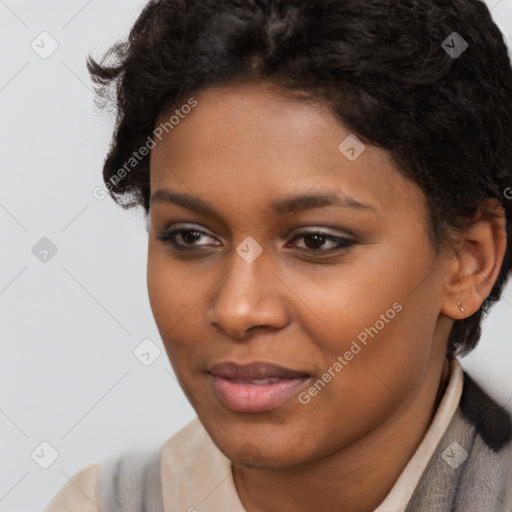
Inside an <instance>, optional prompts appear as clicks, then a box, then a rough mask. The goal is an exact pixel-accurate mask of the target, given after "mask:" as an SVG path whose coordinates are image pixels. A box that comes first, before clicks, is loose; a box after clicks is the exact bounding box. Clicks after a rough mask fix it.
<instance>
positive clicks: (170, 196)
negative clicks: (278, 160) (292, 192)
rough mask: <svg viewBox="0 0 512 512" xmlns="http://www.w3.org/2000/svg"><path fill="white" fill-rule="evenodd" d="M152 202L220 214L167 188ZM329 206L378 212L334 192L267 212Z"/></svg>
mask: <svg viewBox="0 0 512 512" xmlns="http://www.w3.org/2000/svg"><path fill="white" fill-rule="evenodd" d="M150 203H151V204H154V203H172V204H176V205H178V206H182V207H183V208H187V209H189V210H193V211H196V212H198V213H203V214H205V215H209V216H212V217H218V216H219V214H218V213H217V211H216V210H215V208H214V207H213V206H212V205H211V204H210V203H208V202H207V201H205V200H203V199H199V198H197V197H195V196H193V195H190V194H178V193H175V192H171V191H170V190H169V189H166V188H161V189H159V190H157V191H156V192H155V193H154V194H153V196H152V197H151V200H150ZM328 206H337V207H341V208H353V209H357V210H372V211H373V212H375V213H376V210H375V208H374V207H373V206H372V205H369V204H365V203H362V202H360V201H358V200H357V199H354V198H353V197H351V196H348V195H345V194H335V193H333V192H326V193H312V194H301V195H297V196H291V197H285V198H283V199H278V200H276V201H273V202H272V203H270V204H269V206H268V207H267V208H266V209H265V212H266V213H272V214H277V215H286V214H290V213H297V212H301V211H306V210H312V209H316V208H326V207H328Z"/></svg>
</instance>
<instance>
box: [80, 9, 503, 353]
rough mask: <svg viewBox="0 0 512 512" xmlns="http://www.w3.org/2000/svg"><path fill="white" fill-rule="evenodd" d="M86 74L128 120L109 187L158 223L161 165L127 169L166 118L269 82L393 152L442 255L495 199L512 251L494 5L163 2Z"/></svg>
mask: <svg viewBox="0 0 512 512" xmlns="http://www.w3.org/2000/svg"><path fill="white" fill-rule="evenodd" d="M454 32H456V33H457V34H454ZM457 38H459V39H457ZM460 38H462V39H460ZM456 41H459V42H457V45H458V46H457V47H455V42H456ZM461 41H462V42H466V43H467V47H466V48H465V49H464V46H462V45H461V44H460V42H461ZM450 47H451V48H455V50H456V49H457V48H459V49H460V51H463V53H462V54H460V55H457V54H454V53H453V52H450ZM460 51H459V53H460ZM87 67H88V70H89V72H90V74H91V76H92V79H93V82H94V84H95V89H96V92H97V94H98V96H97V100H98V101H99V102H100V103H101V104H102V105H103V106H105V105H113V106H114V109H115V112H116V113H117V121H116V127H115V132H114V136H113V141H112V144H111V147H110V149H109V152H108V155H107V157H106V159H105V163H104V168H103V178H104V181H105V184H106V185H107V189H108V191H109V193H110V195H111V196H112V198H113V199H114V200H115V201H116V202H117V203H118V204H119V205H121V206H122V207H123V208H131V207H134V206H142V207H143V208H144V209H145V211H146V214H148V212H149V199H150V197H149V194H150V186H149V156H150V155H149V154H144V155H143V156H142V157H141V156H140V155H137V162H136V169H135V170H134V171H131V172H130V170H131V169H127V166H126V162H128V161H130V159H131V158H133V154H134V153H133V152H134V150H136V149H137V148H143V147H144V146H146V147H147V146H148V143H149V144H150V143H151V141H152V140H153V139H154V130H155V124H156V122H157V119H158V117H159V116H160V114H162V113H163V112H164V111H166V110H167V109H170V108H174V107H175V106H178V105H179V104H180V102H184V99H185V98H187V97H190V95H191V94H192V93H193V92H197V91H200V90H204V89H205V88H208V87H209V86H214V85H222V84H227V83H234V82H244V81H252V82H258V81H263V80H265V81H271V82H272V83H274V84H276V85H278V86H280V87H279V90H282V91H285V93H286V94H288V95H290V97H292V96H294V97H297V96H299V97H301V98H304V99H307V98H309V99H315V100H320V101H323V102H325V103H326V104H327V105H328V106H329V107H330V109H331V111H332V113H333V114H334V115H335V116H336V118H337V119H339V120H340V121H341V122H343V123H344V124H345V125H346V126H347V127H349V128H350V129H351V131H352V132H353V133H355V134H356V135H357V136H358V137H359V138H360V139H361V140H362V141H363V142H364V143H366V144H373V145H375V146H378V147H381V148H384V149H386V150H388V151H389V152H390V154H391V156H392V158H393V159H394V162H395V163H396V164H397V167H398V169H399V171H400V172H401V173H402V175H403V176H404V177H406V178H408V179H409V180H411V181H412V182H414V183H416V184H417V185H419V186H420V187H421V189H422V190H423V192H424V194H425V196H426V199H427V204H428V217H429V218H428V226H429V236H430V239H431V241H432V245H433V247H435V249H436V251H439V250H440V249H441V248H446V247H450V244H451V243H452V242H453V240H454V238H453V237H452V235H453V234H454V233H456V232H460V231H463V232H464V231H465V230H466V229H467V227H468V226H469V223H470V221H471V218H472V217H473V216H474V214H475V213H476V212H477V210H478V208H479V207H481V206H482V205H483V204H484V202H485V200H486V199H489V198H494V199H497V200H498V201H499V203H500V204H501V205H502V207H503V209H504V212H505V216H506V226H507V227H506V231H507V240H510V239H511V238H510V237H511V222H510V217H511V215H510V213H511V210H512V205H511V200H510V199H511V197H512V196H511V195H509V194H507V193H506V191H509V192H510V191H512V188H510V185H512V68H511V62H510V56H509V53H508V49H507V45H506V43H505V40H504V37H503V35H502V33H501V31H500V30H499V28H498V27H497V26H496V24H495V23H494V22H493V20H492V18H491V14H490V12H489V9H488V8H487V6H486V5H485V3H484V2H483V1H480V0H393V1H390V0H368V1H364V2H362V1H360V0H152V1H150V2H149V3H148V4H147V5H146V6H145V8H144V9H143V10H142V12H141V14H140V15H139V17H138V19H137V21H136V22H135V24H134V26H133V28H132V29H131V32H130V34H129V37H128V39H127V40H126V41H121V42H118V43H116V44H115V45H113V46H112V47H111V48H110V49H109V50H108V51H107V52H106V53H105V54H104V55H103V57H102V59H101V60H100V61H96V60H94V59H93V58H92V57H91V56H89V57H88V59H87ZM144 153H147V151H146V152H144ZM132 163H133V162H132ZM123 169H124V172H123ZM120 178H122V179H120ZM452 248H453V247H452ZM511 266H512V257H511V247H510V244H509V243H507V249H506V254H505V258H504V261H503V264H502V267H501V270H500V273H499V276H498V278H497V280H496V282H495V284H494V287H493V289H492V291H491V293H490V294H489V296H488V297H487V298H486V299H485V301H484V302H483V304H482V306H481V307H480V309H479V310H478V311H477V312H476V313H474V314H473V315H471V316H470V317H468V318H466V319H463V320H455V322H454V326H453V328H452V331H451V333H450V337H449V340H448V352H449V353H456V354H465V353H467V352H469V351H470V350H472V349H473V348H474V347H475V346H476V344H477V342H478V341H479V339H480V336H481V326H480V324H481V321H482V318H483V317H484V315H485V314H487V311H488V309H489V308H490V306H491V305H492V304H493V303H494V302H495V301H497V300H498V299H499V298H500V296H501V292H502V289H503V287H504V285H505V282H506V280H507V277H508V274H509V272H510V269H511Z"/></svg>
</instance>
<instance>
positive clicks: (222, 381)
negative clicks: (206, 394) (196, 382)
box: [208, 361, 311, 413]
mask: <svg viewBox="0 0 512 512" xmlns="http://www.w3.org/2000/svg"><path fill="white" fill-rule="evenodd" d="M208 373H209V374H210V384H211V387H212V390H213V393H214V394H215V396H216V397H217V398H218V399H219V400H220V401H221V402H222V403H223V404H224V405H225V406H226V407H228V408H229V409H231V410H232V411H235V412H251V413H255V412H264V411H268V410H271V409H274V408H276V407H278V406H280V405H282V404H283V403H284V402H286V401H287V400H288V399H289V398H291V397H292V396H293V395H295V394H296V393H297V392H298V391H300V388H302V387H303V385H304V383H305V382H306V381H307V380H309V379H310V378H311V376H310V375H309V374H308V373H306V372H303V371H298V370H292V369H290V368H285V367H283V366H280V365H276V364H274V363H269V362H263V361H257V362H253V363H250V364H247V365H239V364H236V363H232V362H224V363H220V364H216V365H214V366H213V367H212V368H211V369H210V370H209V372H208Z"/></svg>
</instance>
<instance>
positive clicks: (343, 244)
mask: <svg viewBox="0 0 512 512" xmlns="http://www.w3.org/2000/svg"><path fill="white" fill-rule="evenodd" d="M183 233H199V234H200V235H205V236H207V237H210V238H212V237H211V236H210V235H208V233H205V232H203V231H201V230H200V229H195V228H178V229H174V230H168V231H160V232H159V233H158V235H157V238H158V240H160V241H161V242H163V243H165V244H168V245H170V246H171V247H172V248H173V249H174V250H177V251H189V252H190V251H193V250H194V247H201V246H194V245H193V244H192V245H190V244H189V245H188V246H186V245H185V246H183V245H180V244H178V243H177V242H176V237H177V236H178V235H180V234H183ZM313 235H320V237H321V238H323V239H325V240H329V241H334V242H337V243H338V245H337V247H335V248H331V249H327V250H322V249H310V248H307V247H306V248H304V247H300V248H299V250H301V251H308V252H313V253H317V254H320V255H324V254H333V253H340V252H346V251H347V250H348V249H350V248H351V247H352V246H353V245H355V244H356V241H355V240H352V239H350V238H345V237H341V236H335V235H329V234H327V233H323V232H321V231H303V232H302V233H299V234H297V235H296V236H295V237H294V238H293V239H292V241H295V240H297V239H299V238H303V237H306V236H313Z"/></svg>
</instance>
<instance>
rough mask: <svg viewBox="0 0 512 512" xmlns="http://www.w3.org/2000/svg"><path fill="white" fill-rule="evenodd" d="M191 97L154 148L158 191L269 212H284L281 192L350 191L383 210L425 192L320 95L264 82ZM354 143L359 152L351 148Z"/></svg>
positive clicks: (162, 118)
mask: <svg viewBox="0 0 512 512" xmlns="http://www.w3.org/2000/svg"><path fill="white" fill-rule="evenodd" d="M193 99H194V100H195V101H196V102H197V104H196V106H195V107H194V108H193V109H191V110H190V111H189V109H185V110H187V111H189V112H188V113H187V114H184V113H183V112H182V113H181V116H180V119H179V122H178V123H177V124H176V125H174V126H173V128H172V129H169V130H168V131H164V133H163V135H162V138H161V141H158V140H157V141H156V142H157V144H156V146H155V147H154V149H153V150H152V154H151V165H150V179H151V194H152V195H154V194H155V193H156V192H158V191H159V190H160V189H163V188H167V189H170V190H171V191H173V192H178V193H179V192H182V193H188V194H191V195H195V196H198V197H202V198H204V199H207V198H209V199H211V201H213V202H216V201H218V202H223V203H226V202H227V201H228V199H231V200H233V201H235V202H238V203H242V202H243V201H245V202H246V203H247V204H249V203H251V204H253V205H257V206H258V208H259V210H260V211H262V212H263V211H265V212H267V213H269V212H270V211H271V210H272V211H273V212H275V213H279V207H278V206H277V204H276V201H277V200H278V199H279V198H281V199H282V198H283V197H285V196H291V195H300V194H302V195H303V194H304V193H305V192H310V193H319V194H320V193H322V194H324V193H329V192H330V193H332V194H335V195H337V196H339V197H342V198H343V197H350V198H352V199H354V201H355V202H359V203H364V204H368V205H372V206H373V207H374V208H375V210H377V211H381V212H382V211H384V210H385V209H386V208H389V207H390V206H391V205H395V206H396V205H397V201H399V200H403V199H404V198H405V197H409V198H410V203H409V207H411V206H412V205H414V204H415V202H418V200H419V203H418V204H421V202H422V200H423V198H422V193H421V191H420V190H419V189H418V188H417V187H415V186H414V185H413V184H412V183H411V182H409V181H406V180H405V179H404V178H402V176H401V175H400V173H399V172H398V171H397V169H396V167H395V165H394V163H393V161H392V158H391V155H390V153H389V152H387V151H385V150H383V149H381V148H377V147H375V146H371V145H366V146H365V145H361V143H360V142H358V141H357V139H355V138H354V134H352V132H351V130H350V129H348V128H347V127H346V126H344V125H343V123H341V122H340V121H338V120H337V119H335V118H334V116H333V115H332V114H331V112H330V111H329V110H328V108H327V107H326V106H325V105H324V104H322V103H321V102H305V101H299V100H291V99H288V98H287V97H285V96H284V95H283V94H282V93H281V94H280V92H279V90H276V89H275V87H272V86H267V85H262V84H244V85H229V86H222V87H215V88H209V89H206V90H204V91H201V92H199V93H197V94H194V95H193ZM185 101H187V100H185ZM179 108H180V107H179V106H178V107H176V106H175V107H173V110H172V111H171V110H169V111H166V112H164V113H162V114H161V116H160V117H159V119H158V122H157V125H163V124H164V123H165V122H166V121H167V120H168V119H169V118H170V117H171V116H173V115H176V109H179ZM179 113H180V112H178V114H179ZM351 146H352V149H355V152H354V151H352V153H351V152H347V149H349V150H350V149H351ZM354 153H355V156H356V158H353V156H354ZM348 157H351V158H348ZM415 196H417V197H415ZM283 208H284V209H285V210H286V205H283Z"/></svg>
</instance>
